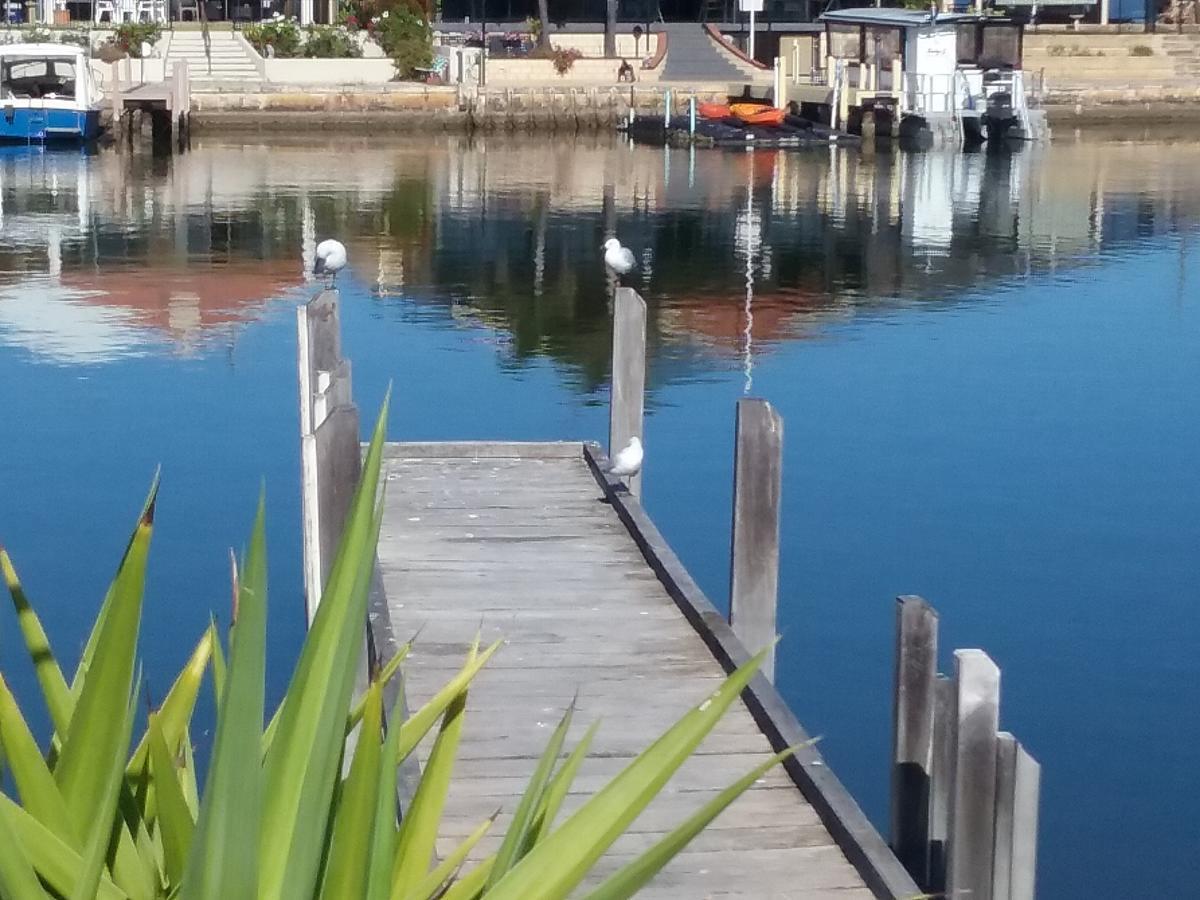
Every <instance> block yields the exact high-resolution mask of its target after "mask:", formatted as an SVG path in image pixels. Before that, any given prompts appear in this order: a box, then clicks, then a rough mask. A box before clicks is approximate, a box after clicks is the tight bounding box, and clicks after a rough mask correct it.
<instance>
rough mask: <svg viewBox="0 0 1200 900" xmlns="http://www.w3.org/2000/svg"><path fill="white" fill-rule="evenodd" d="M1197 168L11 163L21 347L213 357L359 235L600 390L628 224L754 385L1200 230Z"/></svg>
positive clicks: (435, 144)
mask: <svg viewBox="0 0 1200 900" xmlns="http://www.w3.org/2000/svg"><path fill="white" fill-rule="evenodd" d="M335 155H336V159H337V164H336V165H330V164H329V162H330V160H331V159H332V158H334V157H335ZM1197 156H1200V150H1198V149H1197V148H1196V147H1195V146H1194V145H1178V144H1175V145H1173V144H1165V143H1158V144H1155V143H1137V142H1127V143H1115V142H1114V143H1107V144H1097V143H1095V142H1090V143H1085V142H1078V143H1072V142H1067V143H1058V144H1054V145H1052V146H1050V147H1047V148H1031V149H1029V150H1027V151H1025V152H1021V153H1012V154H996V153H991V154H983V153H979V154H962V153H946V154H934V153H926V154H900V153H894V154H893V153H879V154H874V155H871V154H866V155H864V154H860V153H858V152H848V151H845V150H840V149H837V148H830V149H829V150H828V151H825V150H817V151H811V152H802V153H797V152H786V151H753V150H751V151H747V152H744V153H727V152H718V151H699V152H697V151H695V150H690V151H689V150H677V151H668V152H665V153H664V152H662V151H658V150H652V149H649V148H633V147H631V146H628V145H626V144H624V143H622V142H621V141H619V140H617V139H609V138H593V139H581V140H580V141H577V142H574V143H572V142H553V143H552V142H547V141H540V140H529V139H514V138H495V137H486V138H476V139H468V138H462V137H449V136H447V137H442V138H440V139H433V140H422V141H420V142H416V141H390V142H381V141H379V140H377V139H371V140H367V139H362V140H359V141H351V142H350V143H349V145H348V146H347V145H346V144H345V143H344V142H343V143H339V144H338V145H336V146H334V145H333V144H330V145H328V146H320V145H318V146H316V147H314V146H313V144H312V143H311V142H308V143H299V142H297V143H293V144H290V145H289V144H286V143H285V144H283V145H279V144H276V143H273V144H271V145H269V146H268V145H265V144H261V145H256V144H250V145H246V144H232V143H226V142H222V141H211V140H202V141H200V142H198V145H197V146H196V148H195V149H194V150H193V151H192V152H191V153H188V154H186V155H184V156H181V157H175V158H171V159H166V160H163V159H157V160H156V159H150V158H146V157H141V156H138V155H136V154H135V155H133V156H122V155H119V154H116V153H101V154H99V155H93V156H88V155H83V154H78V153H51V152H45V151H42V150H38V149H31V148H15V149H13V148H8V149H6V150H5V151H4V153H3V155H2V156H0V216H2V219H0V221H2V225H0V235H2V236H3V246H2V247H0V273H3V275H2V277H3V279H4V282H5V286H4V288H3V291H2V292H0V340H3V341H6V342H9V343H12V344H17V345H20V346H22V347H24V348H26V349H28V350H31V351H32V352H35V353H38V354H41V355H44V356H46V357H48V358H51V359H58V360H64V359H80V360H82V359H86V360H88V361H93V362H95V361H100V360H103V359H108V358H113V357H116V356H119V355H121V354H122V353H128V352H139V348H145V347H149V346H154V345H155V344H156V342H160V341H166V342H169V343H170V344H172V345H173V346H174V347H175V348H176V349H177V350H182V351H184V352H193V351H194V350H195V348H197V347H199V346H203V344H204V342H205V340H207V339H208V338H210V337H212V336H214V335H222V334H226V333H228V332H229V331H230V329H231V328H235V327H236V325H237V324H238V323H240V322H244V321H247V320H253V319H254V318H255V317H256V316H258V315H260V314H261V312H262V311H263V309H264V308H266V306H267V305H268V304H269V303H270V302H271V300H272V299H274V298H278V297H282V296H287V295H289V294H290V293H291V292H292V291H293V290H296V289H300V288H303V287H304V286H305V285H306V284H308V280H309V276H307V275H306V274H305V273H306V272H307V271H308V270H309V269H310V268H311V260H312V252H313V246H314V244H315V241H316V240H317V238H318V236H319V235H326V234H336V235H338V236H339V237H342V238H343V239H344V240H345V242H346V243H347V244H348V245H349V247H350V252H351V259H352V262H353V267H354V271H353V273H352V277H353V278H354V279H356V280H357V281H358V282H360V283H361V285H362V286H363V287H365V288H367V289H368V290H369V291H370V293H371V295H372V296H373V297H374V298H375V299H376V300H377V302H378V303H379V304H380V306H381V308H382V309H383V310H385V311H390V313H391V314H395V315H400V316H408V315H419V316H426V317H430V318H435V319H438V320H441V321H444V322H446V323H447V324H449V325H452V324H454V323H456V322H461V321H463V320H469V321H473V322H477V323H482V324H484V325H486V326H487V327H490V328H493V329H496V330H498V331H501V332H503V333H505V334H506V335H507V336H508V339H507V340H505V341H504V342H503V346H504V347H505V351H504V352H505V353H507V354H510V355H511V358H512V360H513V361H514V362H519V361H520V360H521V359H522V358H525V357H528V356H531V355H546V356H549V357H551V358H554V359H556V360H558V361H560V362H562V363H564V364H566V365H567V366H568V369H569V370H570V371H572V372H574V373H575V375H576V377H577V381H578V383H579V384H580V386H581V387H582V388H583V389H585V390H594V389H595V388H596V387H597V386H598V385H599V384H601V383H602V381H603V379H604V377H605V374H606V367H607V358H608V310H607V303H606V287H605V282H604V279H603V276H602V273H601V268H600V261H599V259H600V254H599V252H598V246H599V243H600V241H601V239H602V237H603V235H604V234H605V232H606V231H611V230H616V231H617V232H618V233H619V234H620V235H621V238H622V240H623V242H624V243H626V244H627V245H629V246H631V247H633V248H635V252H636V253H637V254H638V256H639V259H640V261H641V267H640V272H639V273H637V274H636V275H635V277H634V278H633V283H634V284H635V286H637V287H639V288H640V289H641V290H642V291H643V292H644V293H645V295H646V296H647V298H648V300H649V302H650V306H651V310H652V321H651V328H650V336H651V341H652V343H653V345H654V346H655V347H656V348H657V349H659V350H661V351H662V353H661V354H656V355H665V356H669V357H672V358H674V359H676V360H677V361H678V360H680V359H684V360H686V358H687V357H689V356H692V355H699V356H704V355H708V354H717V355H727V356H729V357H730V358H732V359H737V360H739V361H740V363H741V365H742V367H743V369H744V373H745V383H746V389H747V390H749V389H750V388H751V386H752V379H753V365H754V356H755V355H756V354H759V353H764V352H770V350H771V348H772V346H773V345H775V344H776V343H777V342H780V341H786V340H792V339H797V338H803V337H806V336H810V335H812V334H814V333H818V332H819V331H820V329H821V327H822V326H823V324H824V323H828V322H831V321H835V320H837V319H840V318H842V317H845V316H848V315H853V314H855V313H856V312H861V311H863V310H864V309H867V308H875V309H878V308H880V307H883V308H887V307H890V306H894V305H897V304H899V305H908V304H912V303H925V302H930V301H946V300H952V299H954V298H957V297H959V296H960V295H961V294H962V293H963V291H964V290H967V289H969V290H970V291H972V293H975V294H978V293H987V292H989V291H991V290H995V289H999V288H1000V287H1002V286H1003V284H1004V283H1005V281H1006V279H1010V278H1012V277H1013V276H1023V275H1027V274H1030V273H1036V272H1038V271H1046V270H1057V269H1058V268H1059V267H1062V266H1064V265H1065V266H1068V267H1074V266H1077V265H1079V264H1082V263H1084V262H1086V261H1087V260H1088V259H1090V258H1092V257H1094V256H1095V255H1096V254H1097V253H1098V252H1103V251H1106V250H1107V249H1109V248H1118V247H1120V246H1122V245H1123V244H1125V243H1126V242H1128V241H1131V240H1139V239H1144V238H1146V237H1149V236H1153V235H1157V234H1161V233H1164V232H1169V231H1172V230H1174V229H1175V228H1177V227H1178V226H1179V225H1180V224H1181V223H1183V222H1191V221H1194V220H1195V218H1196V214H1197V209H1196V204H1197V200H1196V192H1195V191H1194V190H1193V188H1194V187H1195V183H1196V180H1197V178H1200V175H1197V174H1196V173H1197V171H1200V167H1198V166H1197V165H1196V162H1197ZM1164 186H1165V187H1164ZM672 372H673V374H674V375H675V376H678V375H679V374H680V369H679V368H678V367H674V368H673V369H672ZM660 374H661V373H660ZM652 377H654V376H653V375H652Z"/></svg>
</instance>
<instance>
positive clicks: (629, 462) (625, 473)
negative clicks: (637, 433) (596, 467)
mask: <svg viewBox="0 0 1200 900" xmlns="http://www.w3.org/2000/svg"><path fill="white" fill-rule="evenodd" d="M644 455H645V454H644V452H643V450H642V442H641V441H640V440H639V439H638V438H636V437H631V438H630V439H629V443H628V444H626V445H625V446H624V447H623V448H621V450H620V451H619V452H618V453H617V455H616V456H614V457H613V458H612V462H610V463H609V465H608V469H607V470H606V471H607V472H608V474H609V475H615V476H617V477H618V478H632V477H633V476H634V475H636V474H637V473H638V472H640V471H642V457H643V456H644Z"/></svg>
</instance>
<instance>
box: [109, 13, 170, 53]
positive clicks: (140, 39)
mask: <svg viewBox="0 0 1200 900" xmlns="http://www.w3.org/2000/svg"><path fill="white" fill-rule="evenodd" d="M160 37H162V25H160V24H159V23H158V22H122V23H121V24H120V25H118V26H117V27H116V29H115V30H114V31H113V36H112V42H113V43H114V44H116V45H117V46H118V47H120V48H121V49H122V50H124V51H125V52H126V53H128V54H129V55H130V56H132V57H133V58H134V59H141V58H142V45H143V44H150V45H151V46H153V45H154V43H155V42H156V41H158V39H159V38H160Z"/></svg>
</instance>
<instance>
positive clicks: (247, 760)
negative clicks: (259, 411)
mask: <svg viewBox="0 0 1200 900" xmlns="http://www.w3.org/2000/svg"><path fill="white" fill-rule="evenodd" d="M244 569H245V571H244V572H243V573H242V578H241V579H240V583H239V586H238V619H237V622H236V623H235V625H234V627H233V629H232V632H231V635H230V648H229V670H228V673H227V676H226V677H227V682H226V684H225V690H224V691H223V692H222V693H221V700H220V704H219V706H218V715H217V734H216V739H215V740H214V742H213V754H212V763H211V766H210V768H209V771H208V778H207V780H206V781H205V789H204V794H203V799H202V800H201V803H200V815H199V819H198V820H197V823H196V828H195V832H194V835H193V838H192V843H191V847H190V848H189V856H188V861H187V867H186V871H185V874H184V879H183V885H182V888H181V890H180V898H181V900H223V898H227V897H253V896H255V894H256V893H257V891H258V883H259V865H260V859H259V841H260V839H261V833H260V827H261V822H262V771H261V767H260V765H259V748H260V746H261V741H262V723H263V706H264V702H265V701H264V691H265V678H266V627H267V544H266V508H265V498H264V497H261V496H260V498H259V503H258V512H257V514H256V515H255V518H254V529H253V531H252V533H251V537H250V549H249V551H248V552H247V554H246V564H245V567H244Z"/></svg>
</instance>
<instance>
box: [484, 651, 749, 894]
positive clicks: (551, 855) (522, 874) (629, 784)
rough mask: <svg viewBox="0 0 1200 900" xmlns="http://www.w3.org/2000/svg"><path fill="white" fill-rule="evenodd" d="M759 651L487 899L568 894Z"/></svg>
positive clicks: (699, 735)
mask: <svg viewBox="0 0 1200 900" xmlns="http://www.w3.org/2000/svg"><path fill="white" fill-rule="evenodd" d="M765 657H766V651H762V652H759V653H758V654H756V655H755V656H754V657H753V658H752V659H751V660H749V661H748V662H747V663H745V664H744V665H742V666H741V667H740V668H738V669H737V671H735V672H733V673H732V674H731V675H730V676H729V677H728V678H726V679H725V681H724V682H722V684H721V686H720V687H719V688H718V689H717V690H716V691H715V692H713V693H712V694H711V695H709V697H708V698H707V699H705V700H704V701H703V702H702V703H700V704H699V705H698V706H696V707H694V708H693V709H692V710H690V711H689V712H688V713H686V714H685V715H684V716H683V718H681V719H680V720H679V721H678V722H677V723H675V725H673V726H672V727H671V728H669V729H668V730H667V731H666V732H665V733H664V734H663V735H662V736H661V737H660V738H659V739H658V740H657V741H655V742H654V743H653V744H652V745H651V746H650V747H648V748H647V749H646V750H644V751H642V753H640V754H639V755H638V756H637V758H636V759H634V760H633V762H631V763H630V764H629V765H628V766H626V767H625V769H624V770H622V771H621V773H620V774H619V775H617V777H616V778H614V779H613V780H612V781H610V782H609V783H608V784H607V785H606V786H605V787H604V788H602V789H601V790H600V791H599V792H598V793H597V794H596V795H595V796H593V797H592V798H591V799H590V800H589V801H588V802H587V803H585V804H584V805H583V806H582V807H580V808H579V809H578V810H577V811H576V812H575V813H574V814H573V815H572V816H570V818H568V819H567V821H566V822H564V823H563V824H562V826H560V827H559V828H557V829H555V830H554V831H553V832H551V833H550V834H549V835H547V836H546V838H545V839H543V840H542V841H540V842H539V843H538V844H537V845H536V846H535V847H534V848H533V849H532V850H530V852H529V853H528V855H526V856H525V858H524V859H522V860H521V861H520V862H519V863H517V865H516V866H514V867H513V868H512V869H511V870H510V871H509V872H508V873H507V874H506V875H505V876H504V877H503V878H502V879H501V880H500V881H499V882H498V883H496V884H495V886H494V887H493V888H492V889H491V891H490V892H489V893H488V900H549V898H556V897H562V896H566V895H567V894H568V893H570V891H571V890H572V889H574V888H575V886H576V885H578V884H579V882H580V881H582V880H583V878H584V876H585V875H586V874H587V872H588V870H589V869H590V868H591V867H592V866H593V865H595V863H596V860H598V859H599V858H600V857H601V856H602V855H603V854H604V852H605V851H606V850H607V849H608V848H609V847H610V846H611V845H612V842H613V841H615V840H616V839H617V837H619V836H620V835H621V834H622V833H623V832H624V830H625V829H626V828H628V827H629V824H630V823H631V822H632V821H633V820H634V819H635V818H637V816H638V815H639V814H640V813H641V811H642V810H643V809H645V808H646V806H647V805H649V803H650V801H651V800H652V799H653V798H654V797H655V795H657V794H658V792H659V791H660V790H662V788H663V786H664V785H665V784H666V783H667V781H668V780H670V778H671V776H672V775H673V774H674V773H675V772H676V771H677V770H678V768H679V767H680V766H681V765H682V764H683V762H684V760H686V759H687V758H688V756H689V755H691V753H692V751H693V750H695V749H696V747H697V746H699V744H700V742H701V741H702V740H704V738H705V736H706V735H707V734H708V733H709V732H710V731H711V730H712V729H713V727H714V726H715V725H716V724H717V722H718V721H719V720H720V718H721V716H723V715H724V714H725V711H726V710H727V709H728V708H729V707H730V705H732V704H733V703H734V702H736V701H737V699H738V697H739V696H740V695H741V692H742V689H743V688H744V687H745V686H746V685H747V684H748V683H749V682H750V679H751V678H753V677H754V675H755V673H756V672H757V671H758V668H759V666H761V665H762V662H763V660H764V658H765Z"/></svg>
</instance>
